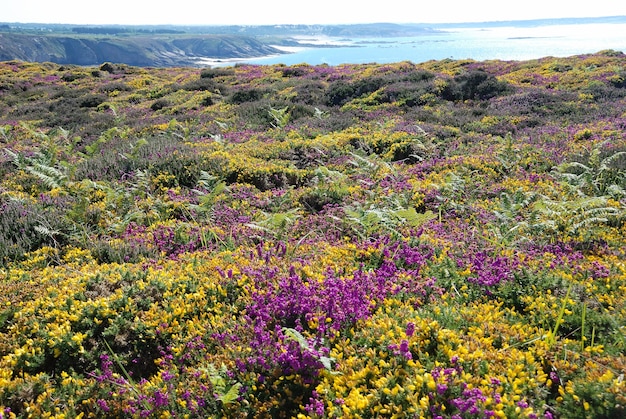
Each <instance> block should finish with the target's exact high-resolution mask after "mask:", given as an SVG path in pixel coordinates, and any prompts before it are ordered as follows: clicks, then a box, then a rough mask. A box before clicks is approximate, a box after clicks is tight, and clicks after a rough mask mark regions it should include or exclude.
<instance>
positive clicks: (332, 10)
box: [0, 0, 626, 25]
mask: <svg viewBox="0 0 626 419" xmlns="http://www.w3.org/2000/svg"><path fill="white" fill-rule="evenodd" d="M600 16H626V1H623V0H594V1H573V0H565V1H563V0H556V1H555V0H524V1H515V2H505V1H502V0H499V1H498V0H428V1H424V0H381V1H372V0H361V1H354V0H348V1H342V0H308V1H306V0H305V1H298V0H218V1H215V0H105V1H90V0H0V22H18V23H66V24H84V25H89V24H94V25H103V24H119V25H153V24H154V25H161V24H175V25H266V24H267V25H274V24H349V23H379V22H390V23H456V22H485V21H502V20H525V19H542V18H549V19H552V18H565V17H600Z"/></svg>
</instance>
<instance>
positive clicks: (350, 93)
mask: <svg viewBox="0 0 626 419" xmlns="http://www.w3.org/2000/svg"><path fill="white" fill-rule="evenodd" d="M325 96H326V98H325V99H326V100H325V103H326V105H328V106H343V105H345V104H346V103H348V102H349V101H350V100H351V99H353V98H354V86H352V85H351V84H348V83H346V82H345V81H343V80H339V81H336V82H334V83H333V84H331V85H330V86H329V87H328V89H327V90H326V95H325Z"/></svg>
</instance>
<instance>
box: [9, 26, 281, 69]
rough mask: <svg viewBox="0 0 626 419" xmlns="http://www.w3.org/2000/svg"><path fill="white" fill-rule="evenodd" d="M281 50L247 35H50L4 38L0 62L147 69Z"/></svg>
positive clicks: (188, 64)
mask: <svg viewBox="0 0 626 419" xmlns="http://www.w3.org/2000/svg"><path fill="white" fill-rule="evenodd" d="M280 52H281V51H280V50H278V49H276V48H274V47H271V46H269V45H267V44H265V43H263V42H261V41H259V40H256V39H254V38H252V37H249V36H242V35H187V36H165V35H152V36H147V35H136V36H128V37H118V36H107V37H102V36H93V35H56V34H52V35H48V34H23V33H0V61H9V60H21V61H33V62H53V63H57V64H78V65H97V64H101V63H103V62H115V63H122V64H128V65H133V66H143V67H171V66H194V65H198V62H199V59H200V58H202V57H211V58H222V59H228V58H250V57H259V56H263V55H271V54H278V53H280Z"/></svg>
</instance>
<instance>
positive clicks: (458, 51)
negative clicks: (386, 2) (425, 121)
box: [245, 23, 626, 65]
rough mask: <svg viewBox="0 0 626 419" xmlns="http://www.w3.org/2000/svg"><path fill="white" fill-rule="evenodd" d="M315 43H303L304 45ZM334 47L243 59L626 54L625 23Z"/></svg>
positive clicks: (358, 41)
mask: <svg viewBox="0 0 626 419" xmlns="http://www.w3.org/2000/svg"><path fill="white" fill-rule="evenodd" d="M306 41H311V39H308V40H302V41H301V42H306ZM316 41H317V42H318V43H321V44H324V43H325V44H332V45H334V46H333V47H330V48H328V47H321V48H297V49H296V51H295V52H291V53H289V54H284V55H279V56H273V57H263V58H256V59H250V60H245V62H248V63H253V64H279V63H282V64H286V65H293V64H301V63H307V64H310V65H319V64H328V65H340V64H345V63H354V64H360V63H379V64H383V63H391V62H400V61H411V62H414V63H420V62H424V61H429V60H442V59H445V58H452V59H466V58H469V59H474V60H479V61H482V60H490V59H499V60H528V59H535V58H541V57H547V56H553V57H566V56H571V55H578V54H586V53H594V52H598V51H601V50H606V49H613V50H616V51H622V52H626V23H596V24H571V25H543V26H534V27H513V26H510V27H485V28H449V29H446V30H445V32H441V33H437V34H431V35H423V36H418V37H409V38H349V39H346V38H341V39H340V38H323V39H317V40H316Z"/></svg>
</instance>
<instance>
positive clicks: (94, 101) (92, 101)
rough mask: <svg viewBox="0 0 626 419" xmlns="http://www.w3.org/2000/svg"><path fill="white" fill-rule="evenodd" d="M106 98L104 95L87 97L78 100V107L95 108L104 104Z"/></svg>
mask: <svg viewBox="0 0 626 419" xmlns="http://www.w3.org/2000/svg"><path fill="white" fill-rule="evenodd" d="M106 100H107V97H106V96H104V95H87V96H83V97H82V98H80V99H79V103H78V106H80V107H81V108H97V107H98V105H100V104H102V103H104V102H105V101H106Z"/></svg>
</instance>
